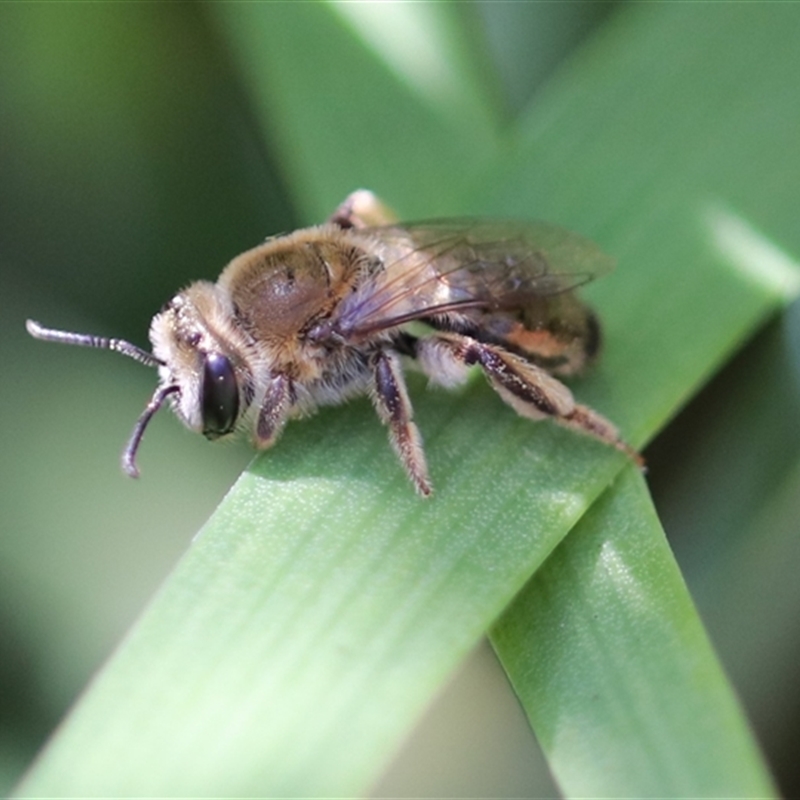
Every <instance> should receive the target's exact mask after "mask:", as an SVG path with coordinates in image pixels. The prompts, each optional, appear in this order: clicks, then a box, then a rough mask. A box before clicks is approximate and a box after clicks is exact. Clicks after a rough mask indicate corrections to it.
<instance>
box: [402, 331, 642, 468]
mask: <svg viewBox="0 0 800 800" xmlns="http://www.w3.org/2000/svg"><path fill="white" fill-rule="evenodd" d="M417 351H418V360H419V362H420V365H421V366H422V369H423V370H424V371H425V373H426V374H428V375H429V376H430V377H431V379H432V380H434V381H435V382H438V383H442V384H444V385H446V386H452V385H454V384H456V383H459V382H461V381H462V380H463V378H464V377H465V372H466V370H465V368H466V367H468V366H473V365H475V364H478V365H479V366H480V367H481V369H483V372H484V374H485V375H486V377H487V379H488V380H489V383H490V384H491V386H492V388H493V389H494V390H495V391H496V392H497V393H498V394H499V395H500V397H502V398H503V400H505V401H506V403H508V404H509V405H510V406H511V407H512V408H513V409H514V410H515V411H516V412H517V413H518V414H520V415H521V416H523V417H528V418H529V419H537V420H538V419H543V418H545V417H550V418H551V419H553V420H555V421H556V422H557V423H558V424H559V425H563V426H565V427H567V428H572V429H573V430H577V431H580V432H582V433H585V434H588V435H589V436H592V437H593V438H595V439H598V440H599V441H601V442H603V443H604V444H608V445H611V447H615V448H616V449H617V450H620V451H622V452H623V453H625V455H627V456H628V457H629V458H631V459H632V460H633V461H635V462H636V463H637V464H638V465H639V466H642V465H643V463H644V462H643V461H642V457H641V456H640V455H639V454H638V453H637V452H636V450H634V449H633V448H632V447H631V446H630V445H628V444H627V443H626V442H624V441H623V440H622V439H621V438H620V435H619V431H618V430H617V428H616V427H615V426H614V425H613V424H612V423H611V422H610V421H609V420H607V419H606V418H605V417H604V416H602V415H601V414H598V413H597V412H596V411H594V410H592V409H591V408H589V407H588V406H584V405H580V404H579V403H576V402H575V399H574V398H573V396H572V392H570V390H569V389H568V388H567V387H566V386H565V385H564V384H563V383H561V381H559V380H557V379H556V378H554V377H553V376H552V375H550V374H549V373H547V372H546V371H545V370H543V369H541V368H540V367H537V366H536V365H535V364H531V363H530V362H529V361H526V360H525V359H524V358H522V357H521V356H517V355H515V354H514V353H510V352H508V351H507V350H505V349H503V348H502V347H499V346H497V345H492V344H485V343H483V342H479V341H477V340H476V339H472V338H471V337H469V336H463V335H460V334H452V333H442V334H438V335H436V336H431V337H429V338H427V339H422V340H420V342H419V343H418V345H417Z"/></svg>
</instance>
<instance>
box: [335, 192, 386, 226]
mask: <svg viewBox="0 0 800 800" xmlns="http://www.w3.org/2000/svg"><path fill="white" fill-rule="evenodd" d="M328 222H332V223H333V224H334V225H338V226H339V227H340V228H374V227H380V226H381V225H391V224H392V223H393V222H397V216H396V214H395V213H394V211H392V210H391V209H390V208H389V207H388V206H386V205H384V204H383V203H382V202H381V201H380V200H379V199H378V197H377V195H375V194H373V193H372V192H370V191H369V190H368V189H357V190H356V191H355V192H352V193H351V194H349V195H347V197H346V198H345V199H344V200H343V201H342V203H341V204H340V205H339V207H338V208H337V209H336V211H334V212H333V214H331V215H330V217H328Z"/></svg>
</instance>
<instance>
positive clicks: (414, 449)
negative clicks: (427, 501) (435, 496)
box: [370, 351, 433, 497]
mask: <svg viewBox="0 0 800 800" xmlns="http://www.w3.org/2000/svg"><path fill="white" fill-rule="evenodd" d="M372 367H373V382H372V389H371V392H370V394H371V396H372V402H373V404H374V406H375V410H376V411H377V412H378V416H379V417H380V418H381V421H382V422H383V423H384V424H385V425H387V426H388V428H389V440H390V441H391V443H392V448H393V449H394V451H395V452H396V453H397V455H398V457H399V458H400V461H401V462H402V464H403V467H404V468H405V470H406V472H407V473H408V477H409V478H411V481H412V482H413V484H414V486H415V487H416V489H417V491H418V492H419V493H420V494H421V495H424V496H426V497H427V496H428V495H430V493H431V492H432V491H433V489H432V487H431V482H430V478H429V477H428V465H427V463H426V462H425V452H424V451H423V449H422V437H421V436H420V434H419V429H418V428H417V426H416V425H415V424H414V422H413V420H412V416H413V409H412V407H411V401H410V400H409V399H408V392H407V390H406V383H405V380H404V378H403V371H402V367H401V364H400V358H399V356H398V355H397V354H395V353H393V352H391V351H389V352H387V351H381V352H379V353H377V354H376V355H375V356H374V357H373V362H372Z"/></svg>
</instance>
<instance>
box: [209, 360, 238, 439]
mask: <svg viewBox="0 0 800 800" xmlns="http://www.w3.org/2000/svg"><path fill="white" fill-rule="evenodd" d="M200 403H201V406H202V412H203V435H204V436H206V437H208V438H209V439H215V438H216V437H217V436H222V435H223V434H226V433H230V431H232V430H233V426H234V424H235V423H236V417H237V415H238V413H239V389H238V387H237V385H236V373H235V372H234V369H233V364H231V361H230V359H229V358H228V357H227V356H223V355H221V354H220V353H209V354H208V355H207V356H206V358H205V363H204V364H203V394H202V397H201V399H200Z"/></svg>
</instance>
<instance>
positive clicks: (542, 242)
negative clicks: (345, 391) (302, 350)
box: [332, 219, 614, 339]
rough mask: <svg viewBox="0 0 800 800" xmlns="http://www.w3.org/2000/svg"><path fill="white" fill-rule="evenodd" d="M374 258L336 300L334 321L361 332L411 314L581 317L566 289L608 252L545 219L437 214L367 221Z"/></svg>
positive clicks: (529, 320) (532, 321)
mask: <svg viewBox="0 0 800 800" xmlns="http://www.w3.org/2000/svg"><path fill="white" fill-rule="evenodd" d="M359 233H360V234H362V235H364V236H365V237H368V238H369V239H370V240H371V250H372V251H373V252H375V253H376V254H377V255H379V266H378V268H376V269H375V271H374V273H373V274H372V275H371V276H370V277H369V278H368V279H367V280H365V281H364V282H363V283H362V284H361V285H360V286H359V288H358V289H357V290H356V291H355V292H354V293H353V294H352V295H350V296H349V297H348V298H346V299H345V300H344V301H343V302H342V303H341V305H340V307H339V310H338V313H337V314H336V316H335V319H334V320H332V322H333V324H334V326H335V328H336V330H337V331H338V332H339V333H340V335H342V336H344V337H345V338H353V339H356V338H362V337H364V336H368V335H370V334H372V333H375V332H378V331H381V330H385V329H388V328H392V327H395V326H397V325H401V324H403V323H406V322H409V321H411V320H417V319H426V318H440V317H445V316H447V315H457V316H462V315H465V316H466V317H467V318H473V319H477V318H479V317H480V316H481V315H482V314H483V315H485V314H486V313H489V314H493V313H494V312H509V313H511V314H516V315H517V316H518V317H519V318H520V319H522V317H524V324H525V326H526V328H531V327H534V328H535V327H537V326H538V327H545V326H547V325H549V324H550V323H551V321H552V320H553V319H554V317H556V316H558V317H567V318H568V317H570V316H580V317H585V316H586V313H587V311H586V307H585V306H584V305H583V304H582V303H581V302H580V301H579V300H578V299H577V298H575V297H573V296H572V295H571V294H570V292H571V291H572V290H573V289H575V288H576V287H578V286H581V285H582V284H584V283H587V282H588V281H590V280H592V279H593V278H595V277H597V276H599V275H602V274H605V273H606V272H608V271H609V270H610V269H611V268H612V267H613V263H614V262H613V259H611V258H610V257H609V256H607V255H605V254H604V253H603V252H602V251H601V250H600V248H599V247H598V246H597V245H596V244H594V243H593V242H591V241H589V240H588V239H585V238H584V237H582V236H579V235H578V234H575V233H572V232H570V231H568V230H566V229H564V228H560V227H558V226H555V225H550V224H547V223H542V222H505V221H482V220H471V219H465V220H441V221H433V222H422V223H411V224H407V225H406V224H404V225H391V226H386V227H381V228H367V229H363V230H362V231H360V232H359Z"/></svg>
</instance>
